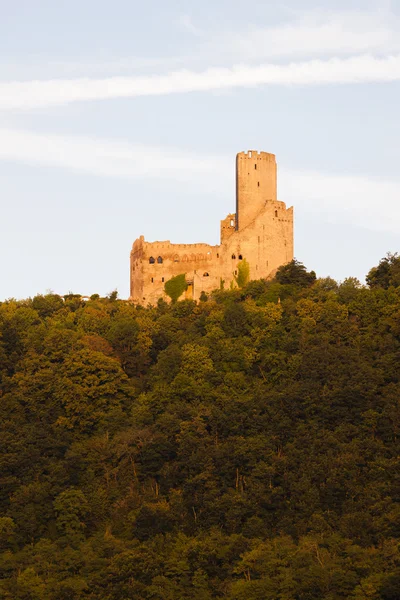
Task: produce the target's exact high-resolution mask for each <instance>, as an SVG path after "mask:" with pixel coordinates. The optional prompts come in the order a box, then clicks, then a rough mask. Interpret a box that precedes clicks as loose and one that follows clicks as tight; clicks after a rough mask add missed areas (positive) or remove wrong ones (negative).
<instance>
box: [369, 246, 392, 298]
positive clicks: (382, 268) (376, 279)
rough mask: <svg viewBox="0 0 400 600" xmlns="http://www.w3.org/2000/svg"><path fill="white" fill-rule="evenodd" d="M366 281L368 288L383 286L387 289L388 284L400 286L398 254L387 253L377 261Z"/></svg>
mask: <svg viewBox="0 0 400 600" xmlns="http://www.w3.org/2000/svg"><path fill="white" fill-rule="evenodd" d="M366 282H367V284H368V285H369V287H370V288H383V289H384V290H387V289H388V288H389V287H390V286H393V287H398V286H400V256H399V255H398V254H397V252H396V253H395V254H391V253H390V252H388V254H387V255H386V256H385V257H384V258H382V259H381V260H380V261H379V265H378V266H377V267H373V268H372V269H371V270H370V271H369V273H368V275H367V277H366Z"/></svg>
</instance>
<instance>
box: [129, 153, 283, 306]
mask: <svg viewBox="0 0 400 600" xmlns="http://www.w3.org/2000/svg"><path fill="white" fill-rule="evenodd" d="M244 259H246V261H247V263H248V264H249V267H250V279H251V280H254V279H263V278H267V279H268V278H271V277H273V276H274V274H275V272H276V270H277V268H278V267H280V266H281V265H283V264H286V263H288V262H290V261H291V260H292V259H293V208H286V205H285V203H284V202H280V201H279V200H277V169H276V161H275V155H274V154H269V153H267V152H257V151H256V150H250V151H248V152H240V153H239V154H238V155H237V156H236V213H232V214H229V215H228V216H227V217H226V218H225V219H224V220H223V221H221V241H220V244H219V245H217V246H210V245H208V244H171V242H170V241H164V242H146V241H145V239H144V237H143V236H141V237H140V238H138V239H137V240H135V242H134V243H133V246H132V251H131V265H130V279H131V288H130V299H131V300H132V301H134V302H137V303H139V304H156V303H157V300H158V299H159V298H164V299H166V300H168V297H167V296H166V294H165V292H164V284H165V282H166V281H168V280H169V279H171V277H174V276H175V275H180V274H182V273H185V275H186V281H187V283H188V289H187V290H186V292H185V294H184V295H183V296H182V298H184V297H186V298H193V299H195V300H198V299H199V298H200V294H201V292H202V291H204V292H206V293H209V292H212V291H213V290H215V289H219V288H220V287H221V282H222V285H223V286H224V287H225V289H229V287H230V286H231V285H235V276H236V275H237V273H238V268H239V264H240V261H242V260H244Z"/></svg>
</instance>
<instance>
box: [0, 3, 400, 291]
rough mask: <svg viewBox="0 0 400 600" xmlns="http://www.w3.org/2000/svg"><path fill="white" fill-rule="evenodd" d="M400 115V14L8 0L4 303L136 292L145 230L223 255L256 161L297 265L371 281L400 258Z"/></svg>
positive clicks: (4, 29)
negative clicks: (222, 223) (251, 155)
mask: <svg viewBox="0 0 400 600" xmlns="http://www.w3.org/2000/svg"><path fill="white" fill-rule="evenodd" d="M245 13H246V14H245ZM399 105H400V0H396V1H392V2H372V1H365V0H364V1H363V2H361V0H360V1H359V2H355V1H349V0H348V1H346V2H344V1H335V2H333V0H325V1H320V2H312V1H304V0H287V1H285V2H273V1H270V2H268V1H265V0H264V1H258V0H252V2H251V3H247V4H244V3H243V1H242V0H240V1H239V0H229V1H228V0H213V1H211V0H204V1H203V2H202V3H199V2H198V1H196V2H194V1H191V0H186V1H185V2H183V1H181V2H179V1H177V0H172V1H170V0H164V1H161V0H153V1H151V2H147V3H142V2H137V1H136V0H113V2H111V1H110V0H107V1H105V0H96V1H95V0H79V1H78V0H68V2H54V0H51V1H50V0H13V1H12V2H10V0H0V198H1V219H0V253H1V266H2V268H1V278H0V300H1V299H4V298H9V297H17V298H22V297H28V296H33V295H35V294H36V293H38V292H40V293H44V292H45V291H46V290H47V289H52V290H54V291H55V292H58V293H61V294H64V293H67V292H68V291H74V292H76V293H82V294H92V293H95V292H99V293H100V294H106V293H107V292H109V291H111V290H113V289H114V288H117V289H118V290H119V292H120V296H121V297H127V295H128V290H129V252H130V247H131V245H132V242H133V241H134V239H135V238H136V237H138V236H139V235H141V234H144V235H145V237H146V239H148V240H150V241H153V240H157V239H158V240H162V239H170V240H171V241H172V242H199V241H205V242H209V243H214V244H215V243H218V242H219V220H220V219H222V218H223V217H224V216H225V215H226V214H227V213H228V212H230V211H232V210H234V206H235V198H234V164H235V154H236V153H237V152H239V151H242V150H247V149H259V150H265V151H268V152H274V153H275V154H276V155H277V161H278V167H279V196H280V199H281V200H283V201H285V202H286V203H287V205H288V206H291V205H294V207H295V255H296V257H297V258H298V259H299V260H302V261H303V262H304V263H305V264H306V265H307V267H309V268H313V269H315V270H316V272H317V274H318V275H319V276H326V275H330V276H332V277H335V278H336V279H339V280H342V279H344V278H345V277H347V276H351V275H354V276H357V277H359V278H360V279H361V280H364V277H365V274H366V272H367V271H368V270H369V268H370V267H371V266H373V265H375V264H377V262H378V261H379V259H380V258H381V257H382V256H383V255H384V254H385V253H386V252H387V251H392V252H395V251H396V250H400V247H399V246H400V244H399V234H400V175H399V167H398V163H399V156H400V120H399V118H398V111H399V109H398V107H399ZM178 215H179V216H178Z"/></svg>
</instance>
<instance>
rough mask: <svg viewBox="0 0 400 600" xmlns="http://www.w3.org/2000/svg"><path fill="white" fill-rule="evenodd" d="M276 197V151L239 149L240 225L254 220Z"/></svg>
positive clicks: (237, 163)
mask: <svg viewBox="0 0 400 600" xmlns="http://www.w3.org/2000/svg"><path fill="white" fill-rule="evenodd" d="M276 199H277V168H276V160H275V155H274V154H269V153H268V152H257V151H256V150H249V152H239V154H238V155H237V156H236V214H237V229H244V228H245V227H247V225H249V223H251V222H252V221H253V219H254V218H255V217H256V216H257V215H258V213H259V212H260V210H261V209H262V208H263V206H264V205H265V202H266V201H268V200H272V201H275V200H276Z"/></svg>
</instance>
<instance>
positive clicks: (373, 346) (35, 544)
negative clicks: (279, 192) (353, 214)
mask: <svg viewBox="0 0 400 600" xmlns="http://www.w3.org/2000/svg"><path fill="white" fill-rule="evenodd" d="M242 283H243V282H242ZM399 361H400V258H399V257H397V256H396V255H388V256H387V257H386V258H384V259H382V261H381V262H380V263H379V265H378V266H377V267H375V268H373V269H371V271H370V273H369V274H368V277H367V285H366V286H364V285H361V284H360V283H359V282H358V281H357V280H356V279H352V278H350V279H347V280H345V281H344V282H342V283H340V284H338V283H336V282H335V281H334V280H332V279H330V278H327V279H316V277H315V274H314V273H313V272H307V271H306V269H305V268H304V267H303V266H302V265H301V263H298V262H296V261H293V262H292V263H291V264H290V265H288V266H286V267H283V268H281V269H280V270H279V271H278V273H277V275H276V278H275V279H274V280H273V281H263V280H261V281H253V282H249V283H245V284H244V285H243V287H242V288H241V289H235V290H229V291H224V290H218V291H216V292H215V293H214V294H212V295H211V296H210V297H206V296H205V295H203V296H202V301H201V302H199V303H197V304H196V303H195V302H193V301H178V302H172V303H171V304H167V303H166V302H164V301H160V302H159V303H158V305H157V306H156V307H148V308H142V307H140V306H134V305H132V304H130V303H128V302H125V301H121V300H118V298H117V294H116V293H113V294H110V295H109V297H107V298H99V297H97V296H93V297H92V298H91V299H90V300H89V301H87V302H83V301H82V300H81V298H80V296H78V295H74V294H69V295H67V296H65V297H60V296H58V295H55V294H47V295H39V296H36V297H34V298H33V299H28V300H25V301H14V300H9V301H6V302H2V303H0V374H1V389H0V411H1V416H0V421H1V424H0V427H1V432H0V439H1V456H0V461H1V463H0V464H1V466H0V471H1V489H0V494H1V495H0V510H1V518H0V571H1V583H0V598H2V599H6V600H75V599H80V598H83V599H90V600H130V599H132V600H133V599H134V600H185V599H190V600H211V599H219V598H226V599H228V600H314V599H315V600H321V599H323V600H336V599H343V598H350V599H353V600H365V599H383V600H395V599H399V598H400V550H399V537H400V505H399V503H398V501H399V491H400V469H399V458H398V457H399V454H400V452H399V450H400V448H399V440H400V369H399Z"/></svg>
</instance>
